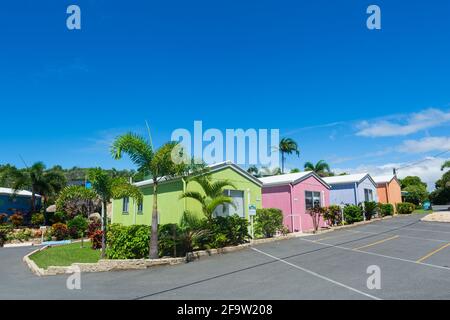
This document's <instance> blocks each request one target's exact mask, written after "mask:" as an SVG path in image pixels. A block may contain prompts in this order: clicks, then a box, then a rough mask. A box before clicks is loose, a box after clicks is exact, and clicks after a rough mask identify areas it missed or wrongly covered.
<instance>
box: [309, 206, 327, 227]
mask: <svg viewBox="0 0 450 320" xmlns="http://www.w3.org/2000/svg"><path fill="white" fill-rule="evenodd" d="M326 212H327V208H324V207H321V206H314V207H313V208H311V209H309V210H308V214H309V215H310V216H311V218H312V222H313V228H314V233H316V232H317V230H319V227H320V220H321V219H322V217H323V216H324V215H325V214H326Z"/></svg>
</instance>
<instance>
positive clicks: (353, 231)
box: [316, 229, 448, 243]
mask: <svg viewBox="0 0 450 320" xmlns="http://www.w3.org/2000/svg"><path fill="white" fill-rule="evenodd" d="M347 231H348V232H351V233H365V234H380V233H379V232H370V231H355V230H347ZM395 231H398V229H396V230H395ZM399 236H400V238H407V239H415V240H424V241H433V242H441V243H448V240H441V239H429V238H421V237H413V236H405V235H399ZM316 241H317V240H316Z"/></svg>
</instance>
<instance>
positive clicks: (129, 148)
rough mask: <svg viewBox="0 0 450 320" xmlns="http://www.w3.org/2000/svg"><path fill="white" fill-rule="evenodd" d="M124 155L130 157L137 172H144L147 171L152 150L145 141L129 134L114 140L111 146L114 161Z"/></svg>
mask: <svg viewBox="0 0 450 320" xmlns="http://www.w3.org/2000/svg"><path fill="white" fill-rule="evenodd" d="M124 153H125V154H127V155H128V156H129V157H130V160H131V161H132V162H133V163H134V164H135V165H136V166H137V167H138V170H140V171H144V172H147V171H148V170H149V168H148V165H149V163H151V162H152V160H153V157H154V153H153V149H152V147H151V146H150V144H149V143H148V142H147V140H146V139H145V138H144V137H142V136H140V135H137V134H134V133H131V132H130V133H127V134H124V135H122V136H119V137H118V138H116V140H115V141H114V142H113V144H112V146H111V155H112V156H113V158H114V159H116V160H118V159H121V158H122V156H123V154H124Z"/></svg>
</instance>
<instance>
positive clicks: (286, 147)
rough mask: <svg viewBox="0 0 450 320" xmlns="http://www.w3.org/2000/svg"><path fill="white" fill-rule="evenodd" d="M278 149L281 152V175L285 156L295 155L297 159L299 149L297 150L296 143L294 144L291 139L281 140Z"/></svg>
mask: <svg viewBox="0 0 450 320" xmlns="http://www.w3.org/2000/svg"><path fill="white" fill-rule="evenodd" d="M278 148H279V150H280V152H281V173H284V163H285V161H286V155H287V154H289V155H290V154H293V153H295V154H296V155H297V157H299V156H300V149H299V148H298V145H297V142H295V141H294V140H293V139H291V138H283V139H281V140H280V144H279V146H278Z"/></svg>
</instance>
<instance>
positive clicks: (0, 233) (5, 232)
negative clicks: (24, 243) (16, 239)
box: [0, 226, 11, 248]
mask: <svg viewBox="0 0 450 320" xmlns="http://www.w3.org/2000/svg"><path fill="white" fill-rule="evenodd" d="M10 233H11V228H10V227H8V226H0V248H2V247H3V246H4V245H5V242H6V241H7V240H8V238H9V237H8V236H9V234H10Z"/></svg>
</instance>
